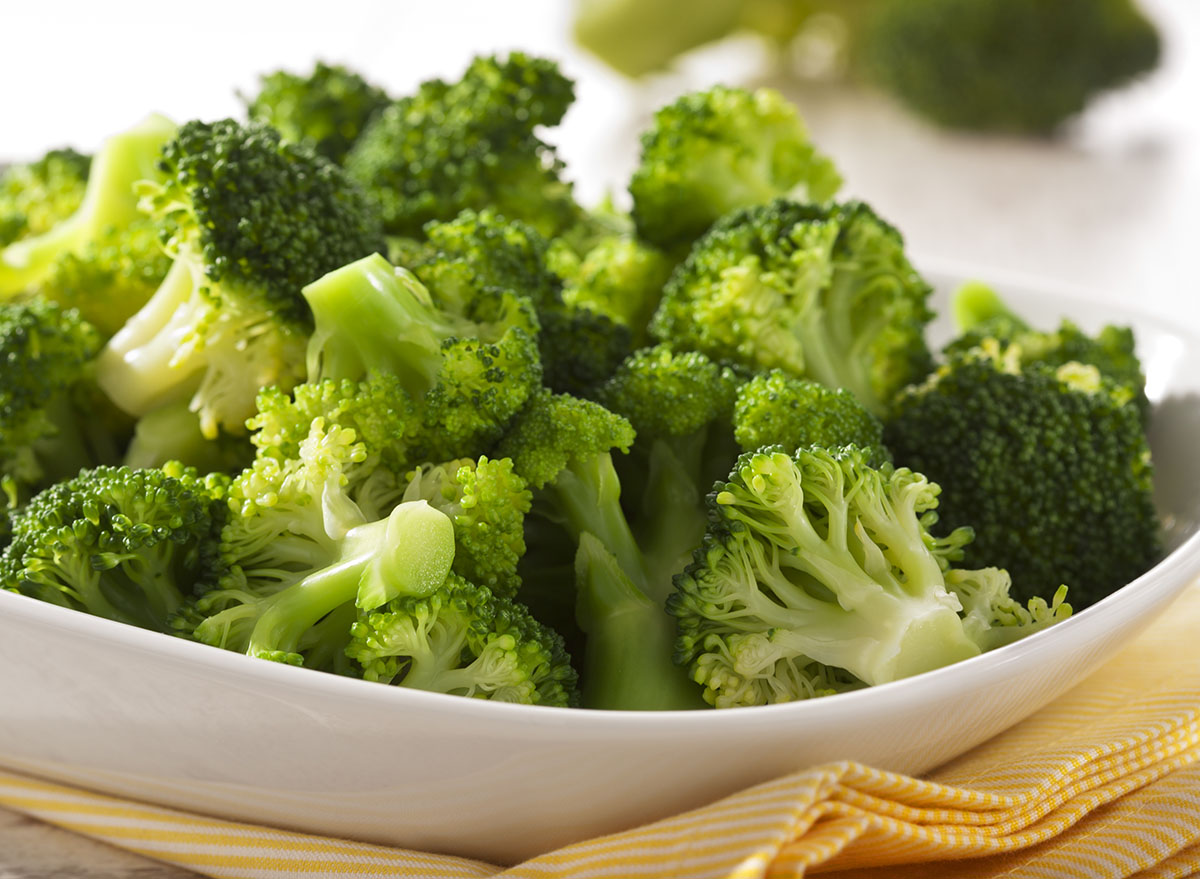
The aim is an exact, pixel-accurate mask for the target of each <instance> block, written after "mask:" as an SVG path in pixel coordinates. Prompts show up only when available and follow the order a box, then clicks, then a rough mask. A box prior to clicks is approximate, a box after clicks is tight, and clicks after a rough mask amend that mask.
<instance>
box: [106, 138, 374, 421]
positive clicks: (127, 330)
mask: <svg viewBox="0 0 1200 879" xmlns="http://www.w3.org/2000/svg"><path fill="white" fill-rule="evenodd" d="M160 168H161V171H162V173H163V175H164V177H165V180H164V181H163V182H162V183H157V184H146V185H144V186H143V187H142V192H143V202H142V204H143V207H144V208H145V209H146V210H148V212H149V213H150V214H151V215H152V216H153V217H154V218H155V219H156V221H157V223H158V226H159V230H160V234H161V236H162V239H163V241H164V242H165V246H166V250H167V252H168V253H169V254H170V255H171V256H172V257H173V260H174V262H173V263H172V265H171V269H170V271H169V272H168V274H167V276H166V278H165V279H164V281H163V283H162V284H161V285H160V286H159V288H158V290H157V291H156V292H155V293H154V295H153V296H152V297H151V299H150V301H149V302H147V303H146V305H145V306H144V307H143V308H142V309H141V310H139V311H138V312H137V314H135V315H134V316H133V317H132V318H131V319H130V320H129V321H128V322H127V323H126V324H125V326H124V327H123V328H122V329H121V331H120V332H118V333H117V334H116V335H115V336H114V337H113V338H112V340H111V341H110V342H109V344H108V346H107V347H106V348H105V350H104V352H103V354H102V355H101V358H100V368H99V381H100V384H101V386H102V387H103V388H104V389H105V391H106V392H107V393H108V394H109V395H110V396H111V397H112V398H113V400H114V402H116V403H117V405H119V406H120V407H121V408H122V409H124V410H125V411H127V412H129V413H131V414H133V415H144V414H146V413H147V412H150V411H152V410H154V409H157V408H159V407H160V406H162V405H165V404H167V403H171V402H174V401H176V400H179V399H184V398H187V397H190V398H191V401H192V403H191V405H192V407H193V408H194V409H195V410H196V411H197V412H198V413H199V415H200V423H201V428H202V430H203V431H204V434H205V435H206V436H210V437H211V436H215V435H216V433H217V432H218V431H221V430H223V431H228V432H234V433H236V432H240V431H241V430H242V429H243V424H244V422H245V420H246V418H248V417H249V416H250V415H252V414H253V412H254V398H255V395H256V394H257V393H258V391H259V389H260V388H263V387H266V386H268V385H274V384H278V385H282V386H285V387H290V386H291V385H293V384H295V383H296V382H297V381H298V380H300V379H301V378H302V377H303V371H302V364H303V351H304V345H305V343H306V340H307V337H308V333H309V330H310V329H311V326H312V324H311V315H310V314H309V311H308V307H307V305H306V304H305V301H304V298H303V297H302V296H301V295H300V290H301V288H302V287H303V286H304V285H305V284H308V283H309V282H311V281H314V280H316V279H317V278H319V277H321V276H322V275H324V274H325V273H326V272H329V271H332V270H333V269H335V268H337V267H339V266H342V265H345V264H346V263H348V262H350V261H352V260H355V259H359V258H361V257H364V256H366V255H367V254H369V253H372V252H373V251H376V250H377V249H379V248H381V247H382V246H383V242H382V237H381V235H380V232H379V227H378V221H377V218H376V216H375V214H374V213H373V212H372V211H371V210H370V209H369V207H368V206H367V203H366V201H365V199H364V198H363V196H362V194H361V193H360V192H359V190H358V189H357V188H356V187H355V186H354V185H353V184H352V183H351V182H350V180H349V179H348V178H347V177H346V176H345V174H344V173H343V172H342V171H341V170H340V169H339V168H338V167H337V166H335V165H334V164H332V163H331V162H328V161H327V160H325V159H323V158H320V157H319V156H317V155H316V154H314V153H313V152H312V151H311V150H310V149H309V148H308V147H305V146H302V145H298V144H291V143H286V142H283V141H281V139H280V136H279V134H278V132H276V131H275V130H274V129H271V128H268V127H266V126H264V125H261V124H258V123H253V124H250V125H241V124H239V123H237V122H235V121H233V120H229V119H226V120H222V121H219V122H214V123H204V122H189V123H187V124H186V125H184V126H183V127H182V128H181V129H180V130H179V132H178V135H177V136H176V137H175V138H174V139H173V140H172V141H170V143H168V144H167V145H166V147H165V148H164V150H163V157H162V161H161V164H160ZM93 176H95V175H94V174H93Z"/></svg>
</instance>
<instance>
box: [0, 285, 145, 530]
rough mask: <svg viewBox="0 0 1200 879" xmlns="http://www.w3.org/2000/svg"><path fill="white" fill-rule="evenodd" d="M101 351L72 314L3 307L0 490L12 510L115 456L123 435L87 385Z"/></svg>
mask: <svg viewBox="0 0 1200 879" xmlns="http://www.w3.org/2000/svg"><path fill="white" fill-rule="evenodd" d="M102 344H103V342H102V339H101V337H100V334H99V333H98V332H97V331H96V328H95V327H93V326H92V325H91V324H89V323H88V322H87V321H85V320H84V319H83V318H82V317H80V315H79V312H77V311H74V310H71V309H62V308H59V307H58V306H57V305H55V304H53V303H49V302H41V301H38V300H32V301H30V302H27V303H24V304H12V303H9V304H0V370H2V372H3V379H4V380H3V382H0V486H2V487H3V490H4V493H5V494H6V495H7V496H8V503H9V506H10V507H15V506H19V505H20V504H21V503H23V502H24V501H25V500H26V499H28V497H29V495H30V494H31V493H33V492H35V491H38V490H40V489H43V488H46V487H48V486H49V485H50V484H51V483H54V482H57V481H59V480H62V479H65V478H67V477H70V476H74V475H75V474H76V473H77V472H79V470H80V469H81V468H84V467H92V466H95V465H97V464H111V463H114V462H115V461H116V460H117V459H118V458H119V457H120V453H119V448H120V446H121V440H122V437H121V435H120V433H121V432H120V431H115V430H114V428H115V427H116V424H117V422H116V421H115V420H113V419H111V418H110V417H109V413H108V412H107V407H106V406H105V404H104V401H103V400H102V399H101V397H100V396H99V395H98V394H97V393H96V392H95V389H94V387H93V385H92V370H93V365H94V359H95V357H96V355H97V354H98V353H99V351H100V347H101V345H102Z"/></svg>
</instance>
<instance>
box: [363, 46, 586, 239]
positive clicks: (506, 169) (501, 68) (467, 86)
mask: <svg viewBox="0 0 1200 879" xmlns="http://www.w3.org/2000/svg"><path fill="white" fill-rule="evenodd" d="M572 100H574V84H573V83H572V82H571V80H569V79H567V78H566V77H565V76H563V75H562V73H561V72H560V71H559V69H558V66H557V65H556V64H555V63H554V62H552V61H549V60H546V59H541V58H534V57H531V56H529V55H525V54H523V53H520V52H513V53H512V54H510V55H508V56H507V57H499V56H486V57H477V58H475V59H474V60H473V61H472V62H471V64H470V65H469V66H468V67H467V69H466V71H465V72H464V73H463V75H462V78H461V79H459V80H458V81H457V82H454V83H447V82H443V81H442V80H430V81H428V82H425V83H423V84H422V85H421V86H420V88H419V89H418V90H417V92H416V94H414V95H411V96H409V97H405V98H402V99H400V100H399V101H397V102H396V103H394V104H392V105H390V106H389V107H387V108H385V109H384V110H383V111H382V112H381V113H380V114H379V116H378V117H377V118H376V119H375V121H374V122H372V123H371V124H370V125H369V126H368V127H367V129H366V130H365V131H364V132H363V134H362V136H361V137H360V138H359V140H358V142H357V143H356V144H355V146H354V148H353V149H352V150H351V151H350V153H349V155H348V156H347V157H346V168H347V170H348V171H349V172H350V174H351V175H352V176H353V177H354V178H355V179H356V180H358V181H359V182H360V183H362V185H363V187H364V188H365V189H366V190H367V191H368V193H369V194H370V195H371V196H372V198H373V199H374V200H375V202H376V203H377V204H378V206H379V208H380V210H381V212H382V215H383V220H384V224H385V226H386V231H387V232H388V233H389V234H391V235H404V236H409V237H414V238H415V237H419V236H420V233H421V229H422V228H423V227H424V225H425V224H426V223H427V222H429V221H430V220H448V219H450V218H452V217H454V216H455V215H457V214H458V213H459V211H461V210H463V209H466V208H471V209H474V210H482V209H483V208H486V207H492V208H495V209H496V210H497V211H499V212H500V213H501V214H503V215H504V216H506V217H509V218H511V219H516V220H523V221H525V222H527V223H530V224H531V225H533V226H534V227H535V228H537V229H538V231H540V232H541V233H542V234H543V235H555V234H558V232H559V231H561V230H562V229H565V228H567V227H569V226H570V225H572V224H573V223H575V222H576V221H577V219H578V217H579V214H580V211H579V208H578V206H577V205H576V204H575V201H574V198H573V196H572V193H571V186H570V184H568V183H566V182H564V181H563V180H562V179H560V176H559V175H560V172H561V170H562V163H561V162H560V161H559V160H558V158H557V157H556V156H555V154H554V149H553V148H552V147H550V146H548V145H547V144H545V143H543V142H542V141H541V140H540V139H539V138H538V137H537V134H536V130H537V129H538V128H540V127H542V126H553V125H557V124H558V122H559V121H560V120H561V119H562V117H563V114H564V113H566V111H567V107H568V106H570V104H571V101H572Z"/></svg>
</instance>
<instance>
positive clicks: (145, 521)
mask: <svg viewBox="0 0 1200 879" xmlns="http://www.w3.org/2000/svg"><path fill="white" fill-rule="evenodd" d="M227 483H228V479H227V478H225V477H221V476H200V475H198V474H197V473H196V471H195V470H191V469H189V468H185V467H183V466H182V465H179V464H176V463H171V464H167V465H165V466H164V467H162V468H161V469H152V470H135V469H132V468H129V467H97V468H94V469H91V470H84V471H82V472H80V473H79V474H78V475H77V476H75V477H74V478H72V479H69V480H67V481H65V482H60V483H58V484H56V485H53V486H51V487H50V488H48V489H46V490H45V491H43V492H41V493H39V494H37V495H35V496H34V497H33V498H32V499H31V500H30V501H29V503H28V505H26V506H25V507H24V509H22V510H21V511H20V512H19V513H17V514H16V515H15V516H14V517H13V541H12V543H11V544H10V545H9V546H8V547H7V548H6V549H5V551H4V554H3V556H2V557H0V581H2V583H3V586H4V587H6V588H10V589H15V590H16V591H18V592H22V593H24V594H26V595H30V596H32V597H34V598H38V599H41V600H43V601H49V602H53V603H55V604H59V605H62V606H64V607H70V608H74V609H76V610H82V611H86V612H87V613H91V614H95V615H97V616H102V617H106V618H108V619H110V620H117V621H118V622H123V623H129V624H131V625H135V626H141V627H143V628H148V629H154V630H156V631H160V632H165V631H168V620H169V619H170V617H171V616H172V615H173V614H174V613H175V612H176V610H177V609H178V608H179V607H180V605H181V604H182V603H183V602H184V600H185V599H187V598H188V597H189V596H190V595H192V594H193V592H194V591H195V590H196V588H197V586H198V584H200V583H202V582H204V581H205V580H206V579H209V578H211V577H214V576H216V575H217V573H218V571H219V556H218V554H217V551H216V549H217V535H218V533H219V531H220V527H221V522H222V521H223V510H224V504H223V502H222V500H221V497H222V494H223V491H224V487H225V485H226V484H227Z"/></svg>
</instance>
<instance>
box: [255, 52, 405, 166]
mask: <svg viewBox="0 0 1200 879" xmlns="http://www.w3.org/2000/svg"><path fill="white" fill-rule="evenodd" d="M259 80H260V88H259V91H258V94H256V95H255V96H254V97H253V98H247V97H245V96H241V97H242V100H243V101H244V102H245V104H246V112H247V113H248V114H249V116H250V118H251V119H253V120H255V121H257V122H263V123H265V124H267V125H270V126H271V127H272V128H274V129H276V130H277V131H278V132H279V133H280V134H281V135H283V138H284V140H290V141H293V142H295V143H305V144H308V145H309V146H310V147H312V148H313V150H315V151H316V152H317V153H318V154H319V155H322V156H324V157H325V158H327V159H329V160H330V161H332V162H338V163H341V162H342V161H343V160H344V159H345V157H346V153H348V152H349V151H350V148H351V147H352V146H354V143H355V141H357V140H358V138H359V135H360V134H362V132H363V130H364V129H365V128H366V127H367V126H368V125H369V124H370V123H371V120H373V119H374V118H375V117H376V116H377V115H378V114H379V112H380V111H381V110H383V108H384V107H386V106H387V105H388V104H390V103H391V99H390V98H389V97H388V96H387V93H386V92H385V91H384V90H383V89H381V88H378V87H377V86H374V85H371V83H369V82H367V81H366V80H365V79H363V78H362V76H361V75H359V74H358V73H355V72H354V71H353V70H349V69H347V68H346V67H343V66H342V65H340V64H326V63H325V62H324V61H318V62H317V63H316V66H315V67H313V70H312V73H309V74H307V75H299V74H295V73H289V72H288V71H286V70H277V71H275V72H273V73H269V74H266V75H264V76H262V77H260V78H259Z"/></svg>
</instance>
